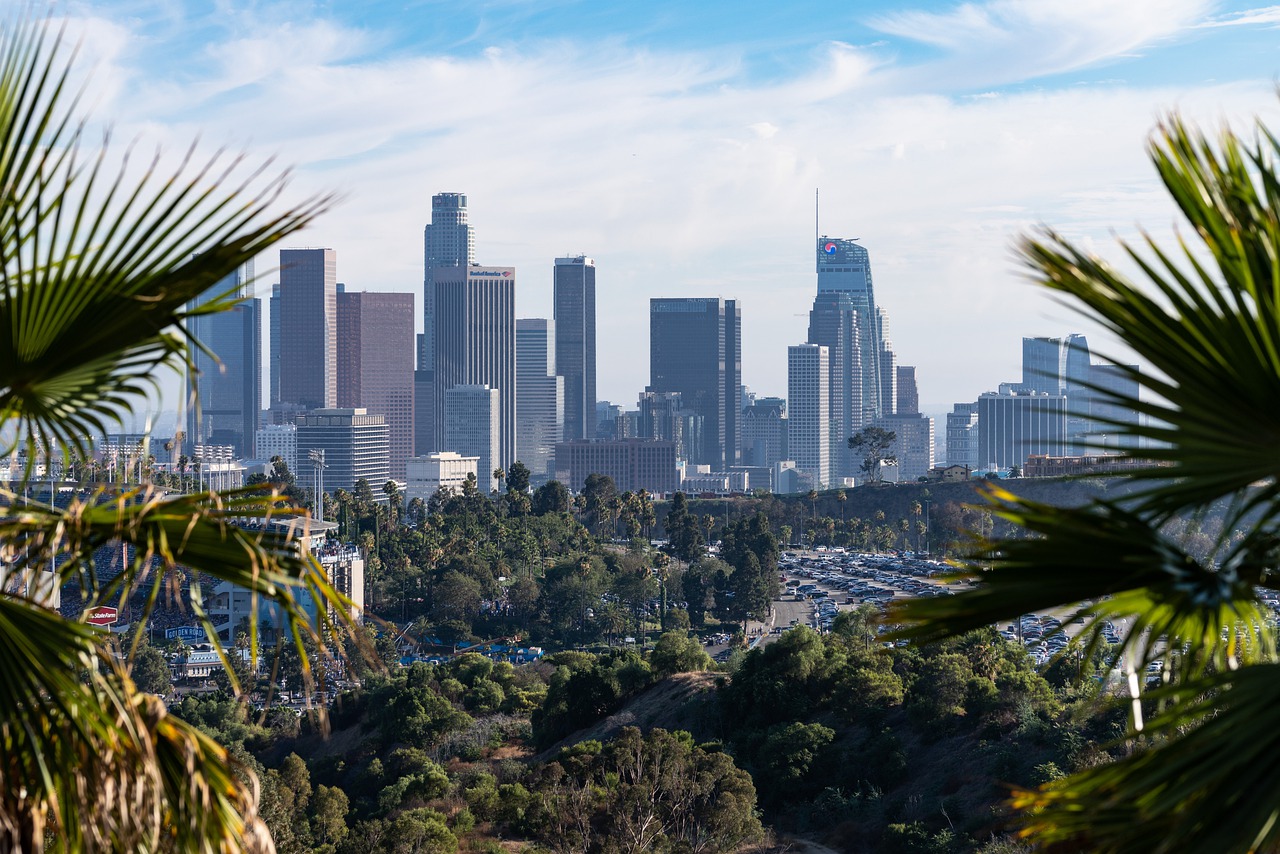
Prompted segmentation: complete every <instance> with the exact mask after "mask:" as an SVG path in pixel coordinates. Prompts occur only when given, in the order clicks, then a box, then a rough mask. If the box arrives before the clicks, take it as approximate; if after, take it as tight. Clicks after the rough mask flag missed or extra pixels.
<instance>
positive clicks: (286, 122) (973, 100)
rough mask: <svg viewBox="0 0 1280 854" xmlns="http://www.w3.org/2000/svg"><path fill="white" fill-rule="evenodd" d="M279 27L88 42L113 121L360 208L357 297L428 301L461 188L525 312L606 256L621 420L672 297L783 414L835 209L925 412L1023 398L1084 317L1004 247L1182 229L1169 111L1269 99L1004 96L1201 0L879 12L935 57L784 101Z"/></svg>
mask: <svg viewBox="0 0 1280 854" xmlns="http://www.w3.org/2000/svg"><path fill="white" fill-rule="evenodd" d="M271 8H272V9H273V10H274V11H273V12H272V14H273V15H274V16H276V17H274V18H273V19H272V20H273V22H274V23H273V27H272V29H270V31H269V32H268V31H267V30H265V29H259V30H255V29H254V28H251V27H248V26H247V25H246V22H244V21H239V20H237V21H234V22H232V23H231V24H229V25H228V26H226V27H225V28H222V29H218V28H217V27H213V28H212V29H209V28H208V27H209V26H210V25H208V24H207V22H206V23H204V24H202V25H201V26H203V27H206V29H204V30H202V33H203V34H204V35H205V36H206V37H207V38H206V40H205V43H203V44H201V45H199V46H198V47H193V48H192V49H190V50H189V53H191V55H192V57H193V59H192V61H191V62H190V63H184V64H182V65H180V66H165V65H158V64H157V59H156V56H157V54H162V55H163V56H164V60H163V61H164V62H170V61H171V58H170V57H171V52H172V51H174V50H176V48H175V47H174V46H173V45H160V44H157V43H156V42H155V38H156V37H155V35H154V33H153V32H151V31H150V30H148V29H147V27H146V26H145V25H143V24H141V23H138V22H136V21H133V22H130V21H128V20H127V19H118V18H114V17H113V20H125V23H109V22H108V21H107V20H106V18H105V17H104V16H101V15H99V16H97V17H89V18H85V19H83V20H82V21H81V23H80V25H81V31H82V32H83V33H84V34H85V39H86V44H87V45H88V47H89V49H90V50H91V52H93V54H94V56H95V57H96V59H95V61H96V70H95V74H94V84H93V85H94V86H95V87H96V88H97V90H98V91H99V93H100V97H99V100H100V101H101V106H100V109H99V113H100V114H101V115H103V116H109V117H112V118H113V119H114V121H115V123H116V125H117V126H118V127H119V128H120V129H121V130H122V131H126V132H127V133H128V134H129V135H132V134H136V133H139V132H145V135H146V136H147V137H148V138H154V139H157V140H158V141H160V142H162V143H167V144H169V145H170V146H171V147H173V148H174V150H175V151H178V150H181V148H182V147H183V145H185V143H186V142H187V141H189V140H190V139H191V138H193V137H194V136H196V135H197V133H200V134H202V135H203V137H204V138H205V139H208V140H210V141H211V142H212V143H214V144H221V143H229V144H231V145H232V147H244V148H247V149H249V150H250V151H251V152H254V153H257V154H261V155H263V156H265V155H268V154H278V155H279V156H280V158H281V159H282V160H283V161H284V162H289V163H296V164H297V165H298V172H297V182H296V183H297V191H298V192H299V193H304V192H307V191H312V190H321V189H337V190H340V191H344V192H346V193H347V201H346V202H345V203H344V204H343V205H342V206H341V207H340V208H338V209H337V210H336V211H334V212H333V213H332V214H331V215H329V216H327V217H326V218H324V219H323V220H322V221H321V222H320V223H318V224H317V225H316V226H315V228H314V229H313V230H312V231H311V232H310V233H309V234H307V235H305V236H304V237H303V238H302V240H304V241H305V242H306V243H307V244H309V245H329V246H334V247H336V248H337V249H338V251H339V276H340V278H341V279H342V280H344V281H345V282H347V284H348V285H350V286H352V287H354V288H370V289H386V290H399V291H409V292H418V291H419V290H420V288H421V277H422V270H421V263H422V260H421V259H422V256H421V240H422V226H423V225H424V224H425V222H426V221H427V219H428V217H429V210H430V204H429V203H430V195H431V194H432V193H433V192H439V191H464V192H468V193H469V194H470V196H471V217H472V220H473V222H474V224H475V226H476V230H477V238H478V239H477V243H478V250H479V255H480V258H481V259H482V260H483V261H486V262H490V263H504V264H506V263H511V264H515V265H516V266H517V267H518V269H519V280H520V296H519V306H518V311H519V312H520V314H521V315H522V316H535V315H549V312H550V270H551V259H552V258H553V257H554V256H556V255H560V254H564V253H566V252H586V253H587V254H589V255H592V256H594V257H595V258H596V259H597V263H598V264H599V267H600V282H601V286H600V299H599V314H600V325H601V334H600V341H601V342H602V344H601V353H600V362H601V364H600V383H601V394H602V396H606V397H609V398H612V399H615V400H621V401H623V402H627V403H630V402H631V401H632V400H634V395H635V393H636V391H638V390H639V389H640V388H642V387H643V386H644V385H645V384H646V382H647V364H646V363H647V358H646V355H647V352H646V349H645V348H646V346H647V337H646V336H644V335H643V326H641V327H639V328H637V325H636V318H644V317H645V316H646V314H647V305H648V299H649V297H651V296H660V295H680V294H689V295H693V294H702V295H714V294H721V295H723V296H726V297H737V298H739V299H741V300H743V302H744V304H745V320H744V335H745V337H746V339H747V341H746V344H747V346H746V354H745V366H744V367H745V379H746V381H747V382H748V384H750V385H751V386H753V387H754V388H757V389H759V390H761V391H764V392H773V393H779V392H782V391H784V390H785V388H786V377H785V372H786V368H785V352H786V350H785V348H786V346H787V345H788V344H791V343H795V342H796V341H799V340H802V339H803V337H804V334H805V326H806V323H805V319H804V317H803V316H800V315H802V314H803V312H805V311H807V309H808V305H809V302H810V300H811V298H812V290H813V272H812V267H813V258H812V252H813V246H812V229H813V190H814V187H819V186H820V187H821V188H822V227H823V229H824V230H826V231H828V232H829V233H832V234H848V235H856V236H860V237H862V238H863V240H864V242H865V244H866V245H867V246H868V247H869V248H870V250H871V252H872V258H873V263H874V264H875V266H876V282H877V295H878V297H879V299H880V301H881V302H882V303H883V304H884V305H885V306H886V307H887V308H888V309H889V310H890V312H891V313H892V314H893V318H894V343H895V346H896V347H897V348H898V349H899V351H900V353H901V356H902V359H903V361H904V362H905V363H907V364H917V365H919V366H920V368H921V372H920V376H921V383H922V386H923V392H922V394H923V396H924V398H925V399H926V400H933V401H936V400H947V399H954V400H960V399H965V398H966V397H969V398H971V397H972V396H973V395H976V394H977V393H978V392H980V391H982V390H985V388H986V387H987V386H990V385H993V384H994V383H996V382H999V381H1001V380H1004V379H1008V378H1009V377H1010V376H1011V375H1012V370H1013V368H1012V367H1011V366H1013V365H1015V364H1016V360H1017V358H1018V352H1019V351H1018V339H1019V338H1020V337H1021V336H1022V335H1027V334H1046V333H1052V332H1062V331H1066V329H1067V328H1068V327H1069V326H1070V325H1072V324H1074V322H1075V321H1073V320H1072V319H1070V317H1068V316H1066V315H1065V313H1064V312H1062V311H1060V310H1057V309H1055V308H1054V306H1053V304H1052V303H1050V302H1049V301H1048V300H1046V299H1044V298H1043V297H1041V296H1040V295H1039V294H1038V293H1037V292H1035V291H1033V290H1032V289H1030V288H1027V287H1025V285H1024V284H1023V283H1022V281H1021V279H1020V275H1019V273H1018V272H1017V270H1016V269H1015V267H1014V265H1013V264H1012V263H1011V260H1010V251H1009V246H1010V240H1011V236H1012V235H1013V234H1015V233H1016V232H1018V231H1019V230H1021V229H1024V228H1027V227H1029V226H1030V225H1032V224H1033V223H1035V222H1037V221H1041V220H1043V221H1047V222H1052V223H1054V224H1055V225H1056V226H1058V227H1060V228H1061V229H1062V230H1063V231H1064V233H1066V234H1068V235H1070V236H1076V237H1081V238H1089V239H1096V240H1098V241H1099V242H1100V243H1105V242H1106V241H1107V240H1109V235H1110V229H1111V228H1112V227H1113V226H1114V227H1117V228H1119V229H1121V230H1122V231H1126V230H1129V229H1130V228H1131V226H1132V225H1133V224H1134V223H1136V222H1138V221H1143V222H1145V223H1146V224H1148V225H1151V226H1152V227H1153V228H1159V226H1160V225H1161V224H1162V223H1168V222H1170V221H1172V215H1171V211H1170V208H1169V207H1168V205H1167V203H1165V202H1164V200H1163V197H1162V196H1161V194H1160V193H1159V192H1158V191H1157V189H1156V188H1157V184H1156V181H1155V178H1154V175H1153V174H1152V173H1151V170H1150V169H1149V167H1148V166H1147V164H1146V162H1145V158H1144V155H1143V150H1142V144H1143V141H1144V139H1145V138H1146V135H1147V133H1148V132H1149V129H1150V127H1151V125H1152V124H1153V123H1154V121H1155V119H1156V118H1157V117H1158V114H1159V113H1160V112H1161V111H1162V110H1165V109H1168V108H1170V107H1171V106H1179V107H1181V108H1182V109H1183V110H1184V111H1186V112H1187V113H1188V114H1189V115H1192V116H1201V117H1204V118H1206V119H1209V120H1217V119H1218V118H1219V117H1222V116H1226V117H1228V118H1236V117H1240V116H1247V115H1249V114H1250V113H1252V112H1254V111H1255V110H1260V109H1261V110H1266V109H1271V110H1272V111H1273V112H1274V108H1273V107H1272V105H1273V102H1274V99H1273V98H1272V97H1271V95H1270V92H1271V82H1270V78H1269V77H1265V78H1264V77H1260V79H1259V80H1257V81H1246V82H1244V83H1235V84H1223V85H1217V86H1200V87H1190V88H1178V89H1175V88H1146V89H1141V88H1137V87H1132V86H1128V87H1126V86H1121V85H1112V86H1108V87H1099V88H1091V87H1075V86H1064V87H1063V88H1061V89H1057V90H1054V89H1046V90H1043V91H1010V90H1007V89H1005V90H1001V91H990V90H992V89H994V88H995V87H998V86H1001V85H1003V84H1006V83H1008V82H1010V81H1018V82H1021V81H1025V80H1030V79H1032V78H1034V77H1036V76H1038V75H1043V74H1047V73H1050V72H1052V71H1054V70H1064V69H1068V68H1077V67H1081V66H1083V65H1086V64H1091V63H1097V62H1102V61H1105V60H1107V59H1110V58H1114V57H1117V56H1120V55H1122V54H1128V53H1132V52H1134V51H1142V50H1149V49H1153V46H1156V45H1158V44H1159V43H1161V41H1162V40H1164V39H1172V38H1174V37H1176V36H1177V35H1178V33H1180V32H1182V31H1183V30H1185V29H1186V28H1187V27H1189V26H1192V25H1193V24H1194V23H1196V22H1198V21H1201V20H1203V18H1204V12H1205V4H1204V3H1201V2H1193V0H1168V1H1167V2H1160V3H1155V2H1151V0H1135V2H1133V3H1112V2H1107V3H1102V2H1096V0H1077V2H1074V3H1070V4H1068V3H1065V2H1057V0H1053V2H1035V3H1029V2H1028V3H1023V2H1013V0H998V2H991V3H987V4H968V5H965V6H960V7H956V9H954V10H953V11H952V12H950V13H945V14H939V13H901V14H895V15H892V16H882V17H880V18H877V19H876V26H877V27H879V28H880V29H882V30H883V31H884V32H886V33H889V34H891V35H895V36H901V37H904V38H911V39H914V40H917V41H920V42H921V43H925V44H929V45H931V46H932V47H933V48H934V50H936V51H937V56H936V57H935V58H933V59H930V60H926V61H920V62H918V63H917V64H916V65H913V66H910V67H908V66H906V65H905V64H904V63H903V62H902V61H901V60H897V59H895V58H894V55H893V54H892V52H891V51H890V49H889V47H886V46H881V47H874V46H866V47H851V46H850V45H849V44H847V43H845V42H841V41H830V40H827V41H825V42H822V43H815V44H814V46H813V48H812V53H811V55H810V60H811V61H810V62H809V63H808V64H807V65H806V66H805V67H804V68H802V69H800V70H799V71H797V72H796V73H794V74H792V75H791V76H790V77H788V78H785V79H780V80H777V79H775V80H771V81H769V82H767V83H764V84H753V83H751V82H749V78H748V77H747V75H746V74H744V72H743V68H742V64H741V62H740V61H739V59H738V58H736V57H735V56H734V55H733V54H732V52H727V51H719V52H716V53H713V54H707V53H698V52H692V51H673V50H660V49H658V48H656V47H652V46H651V47H649V48H643V47H637V46H635V45H630V44H627V43H626V42H624V41H622V40H617V41H611V40H595V41H593V42H591V43H584V42H582V41H577V40H574V39H572V38H571V37H570V35H569V34H566V36H565V38H564V39H563V40H560V41H555V42H549V41H543V42H538V43H531V44H503V45H502V47H501V49H491V50H471V51H470V52H468V53H467V54H466V55H462V54H449V53H444V52H439V51H436V52H430V53H423V52H415V51H411V50H405V49H397V50H396V51H395V52H392V53H386V54H384V53H383V52H381V51H379V50H378V49H377V46H378V44H379V43H380V40H382V39H383V38H385V35H384V34H383V33H382V32H380V31H379V30H378V28H377V27H375V26H372V25H365V26H361V27H351V26H344V25H342V24H340V23H338V22H336V21H333V20H322V19H321V20H310V19H306V18H303V17H296V18H292V17H290V15H289V14H286V13H285V12H282V11H280V8H279V7H274V6H273V7H271ZM281 18H283V19H284V20H283V22H282V23H281V21H280V20H279V19H281ZM188 23H190V22H188ZM276 24H279V25H278V26H277V25H276ZM181 30H182V27H179V26H173V25H168V26H166V28H165V32H166V33H170V32H177V31H181ZM481 43H483V42H481ZM489 47H495V48H496V47H497V46H495V45H489ZM1269 73H1270V72H1269V71H1268V74H1269ZM983 81H985V82H983ZM969 85H972V88H970V89H965V88H964V87H965V86H969ZM974 90H977V91H978V92H979V93H980V95H981V96H980V97H970V95H969V93H971V92H972V91H974ZM957 91H960V92H961V94H962V96H961V97H957V96H955V95H953V94H951V93H954V92H957ZM988 96H989V97H988ZM271 261H272V259H264V262H266V263H264V264H263V265H262V266H264V267H266V266H270V262H271ZM974 330H981V331H982V335H983V341H984V346H983V347H979V348H975V347H974V345H973V341H974V339H973V332H974ZM961 352H963V353H965V354H966V358H965V359H964V360H960V359H957V358H955V354H957V353H961Z"/></svg>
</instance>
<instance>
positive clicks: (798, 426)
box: [787, 344, 831, 486]
mask: <svg viewBox="0 0 1280 854" xmlns="http://www.w3.org/2000/svg"><path fill="white" fill-rule="evenodd" d="M830 383H831V366H830V352H829V351H828V350H827V348H826V347H823V346H821V345H818V344H797V345H795V346H793V347H788V348H787V446H788V450H789V452H790V455H791V459H793V460H795V463H796V468H798V469H800V470H801V471H803V472H806V473H808V474H809V476H810V477H811V478H812V479H813V482H814V483H815V484H819V485H821V486H828V485H830V483H831V435H830V431H831V404H830V400H831V399H830Z"/></svg>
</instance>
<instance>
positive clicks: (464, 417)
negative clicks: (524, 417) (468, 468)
mask: <svg viewBox="0 0 1280 854" xmlns="http://www.w3.org/2000/svg"><path fill="white" fill-rule="evenodd" d="M444 400H445V403H444V406H445V412H446V413H448V414H447V415H446V417H445V422H444V443H445V444H446V445H447V446H448V448H449V450H450V451H453V452H454V453H457V454H461V455H462V456H464V457H477V458H479V462H478V463H477V468H476V486H477V488H479V490H480V491H481V492H482V493H485V494H488V493H489V491H490V490H492V489H493V488H494V487H496V486H497V484H496V483H495V482H494V479H493V470H494V469H495V468H497V467H498V466H499V465H500V464H499V463H498V462H497V452H498V447H499V445H500V443H501V430H502V424H501V410H502V404H501V402H500V395H499V392H498V390H497V389H496V388H490V387H489V386H487V385H469V384H463V385H455V386H453V387H452V388H450V389H449V390H448V391H446V392H445V393H444ZM506 468H507V467H506V466H502V469H503V471H506Z"/></svg>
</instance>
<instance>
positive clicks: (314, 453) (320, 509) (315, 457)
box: [307, 449, 328, 522]
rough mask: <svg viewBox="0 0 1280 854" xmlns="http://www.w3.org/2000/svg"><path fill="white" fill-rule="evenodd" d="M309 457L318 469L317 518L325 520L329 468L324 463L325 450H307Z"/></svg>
mask: <svg viewBox="0 0 1280 854" xmlns="http://www.w3.org/2000/svg"><path fill="white" fill-rule="evenodd" d="M307 459H309V460H311V464H312V465H313V466H315V470H316V519H317V520H319V521H321V522H323V521H324V470H325V469H326V468H328V466H326V465H325V464H324V451H323V450H316V449H313V450H310V451H307Z"/></svg>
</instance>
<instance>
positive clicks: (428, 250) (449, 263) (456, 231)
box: [418, 193, 476, 453]
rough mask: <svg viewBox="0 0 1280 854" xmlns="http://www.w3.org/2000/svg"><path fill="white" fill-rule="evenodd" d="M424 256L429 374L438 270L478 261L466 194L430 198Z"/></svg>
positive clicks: (423, 360) (422, 347)
mask: <svg viewBox="0 0 1280 854" xmlns="http://www.w3.org/2000/svg"><path fill="white" fill-rule="evenodd" d="M422 257H423V264H422V267H423V277H422V317H423V326H422V328H423V333H422V337H421V338H419V339H418V369H419V370H424V371H429V370H432V369H433V368H434V367H435V362H434V361H433V360H434V358H435V285H434V282H435V271H436V270H438V269H441V268H447V267H469V266H471V265H472V264H474V263H475V261H476V236H475V232H474V231H473V230H472V228H471V226H470V225H468V224H467V195H466V193H436V194H435V195H434V196H432V197H431V222H430V223H429V224H428V225H427V226H426V227H425V228H424V229H423V234H422ZM419 453H426V451H422V450H420V451H419Z"/></svg>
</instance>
